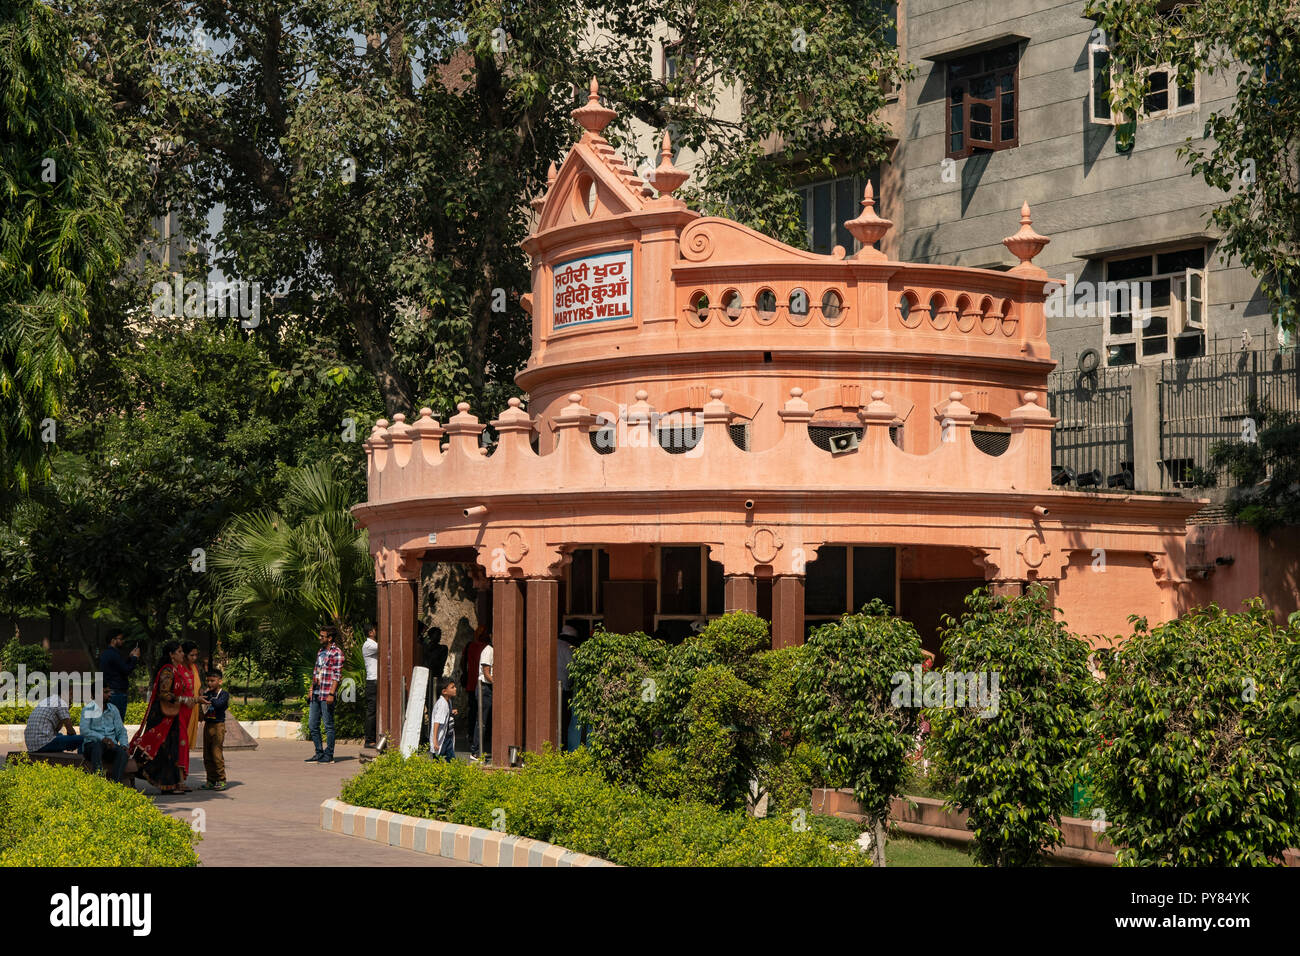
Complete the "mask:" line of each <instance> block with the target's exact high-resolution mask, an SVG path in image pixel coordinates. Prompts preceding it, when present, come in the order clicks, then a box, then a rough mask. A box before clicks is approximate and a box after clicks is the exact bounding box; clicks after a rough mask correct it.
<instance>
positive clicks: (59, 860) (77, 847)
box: [0, 760, 199, 866]
mask: <svg viewBox="0 0 1300 956" xmlns="http://www.w3.org/2000/svg"><path fill="white" fill-rule="evenodd" d="M198 839H199V837H198V835H197V834H196V833H195V832H194V831H193V830H192V829H191V828H190V827H189V826H188V825H187V824H186V823H185V822H184V821H182V820H177V819H174V818H172V817H169V816H167V815H166V814H165V813H163V812H162V811H161V810H159V809H158V808H157V807H155V806H154V804H153V802H152V801H151V800H150V799H149V798H148V797H146V796H145V795H144V794H142V793H138V792H136V791H135V790H130V789H128V788H126V787H124V786H122V785H121V784H117V783H112V782H110V781H108V780H105V779H104V778H103V777H97V776H91V775H90V774H87V773H83V772H82V771H80V770H78V769H76V768H73V767H57V766H52V765H50V764H46V763H30V762H28V761H27V760H19V761H18V762H17V763H13V764H10V765H9V766H6V767H5V768H4V769H0V866H197V865H198V856H197V855H196V854H195V852H194V844H195V843H196V842H197V841H198Z"/></svg>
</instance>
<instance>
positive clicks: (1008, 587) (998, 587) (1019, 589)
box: [989, 581, 1025, 597]
mask: <svg viewBox="0 0 1300 956" xmlns="http://www.w3.org/2000/svg"><path fill="white" fill-rule="evenodd" d="M989 591H990V592H992V593H993V594H994V595H997V596H1000V597H1020V595H1022V594H1024V593H1025V582H1024V581H990V582H989Z"/></svg>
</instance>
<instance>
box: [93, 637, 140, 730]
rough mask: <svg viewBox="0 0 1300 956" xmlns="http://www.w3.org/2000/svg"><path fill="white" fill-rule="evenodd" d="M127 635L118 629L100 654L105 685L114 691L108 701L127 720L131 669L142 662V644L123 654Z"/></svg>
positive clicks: (100, 664) (100, 667) (100, 665)
mask: <svg viewBox="0 0 1300 956" xmlns="http://www.w3.org/2000/svg"><path fill="white" fill-rule="evenodd" d="M125 646H126V635H125V634H123V633H122V632H121V631H118V632H117V633H116V634H114V635H113V636H112V637H110V638H109V639H108V647H106V648H104V652H103V653H102V654H100V655H99V670H100V672H101V673H102V674H103V675H104V686H105V687H107V688H108V689H109V690H110V691H112V692H113V694H112V696H111V697H109V699H108V702H109V703H110V704H112V705H113V706H114V707H116V708H117V714H118V716H119V717H121V718H122V719H123V720H126V702H127V697H128V693H129V691H130V689H131V671H133V670H135V667H136V665H137V664H139V663H140V645H139V644H137V645H136V646H135V647H133V648H131V653H130V654H123V653H122V648H123V647H125Z"/></svg>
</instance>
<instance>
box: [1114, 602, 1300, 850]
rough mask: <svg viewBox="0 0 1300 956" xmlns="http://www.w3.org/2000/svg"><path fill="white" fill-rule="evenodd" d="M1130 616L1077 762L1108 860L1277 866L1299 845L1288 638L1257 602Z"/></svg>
mask: <svg viewBox="0 0 1300 956" xmlns="http://www.w3.org/2000/svg"><path fill="white" fill-rule="evenodd" d="M1134 622H1135V625H1136V629H1135V633H1134V635H1133V636H1132V638H1130V639H1129V641H1128V642H1127V643H1125V644H1124V646H1123V647H1122V649H1121V650H1120V651H1119V653H1118V654H1117V655H1115V656H1114V657H1113V658H1112V659H1111V660H1110V662H1109V664H1108V666H1107V668H1106V679H1105V682H1104V684H1103V695H1104V702H1103V704H1102V706H1101V708H1100V713H1099V728H1100V732H1101V737H1102V746H1101V748H1100V750H1099V751H1098V752H1097V753H1096V754H1095V755H1094V757H1093V758H1092V760H1091V761H1090V764H1091V767H1090V769H1091V771H1092V778H1093V787H1094V807H1095V808H1097V809H1100V810H1101V811H1102V812H1104V814H1105V819H1106V821H1107V823H1108V825H1109V829H1108V832H1107V836H1108V837H1109V838H1110V839H1111V840H1112V841H1113V842H1115V843H1116V844H1117V845H1118V846H1119V847H1120V848H1119V851H1118V860H1117V862H1118V863H1119V864H1120V865H1122V866H1172V865H1181V866H1259V865H1268V864H1275V863H1277V862H1279V861H1280V860H1281V857H1282V853H1283V851H1284V850H1285V849H1286V848H1287V847H1290V846H1295V845H1296V843H1297V841H1298V840H1300V680H1298V679H1297V678H1300V667H1298V666H1297V665H1298V664H1300V652H1298V651H1297V644H1298V642H1300V634H1297V632H1296V631H1295V630H1284V629H1282V628H1278V627H1276V626H1275V625H1274V623H1273V618H1272V614H1271V613H1270V612H1269V611H1266V610H1265V609H1264V608H1263V605H1262V604H1261V602H1260V601H1259V600H1258V599H1257V600H1255V601H1254V602H1252V603H1251V605H1250V606H1249V608H1248V609H1247V610H1246V611H1244V612H1242V613H1239V614H1229V613H1228V612H1226V611H1224V610H1222V609H1221V608H1219V607H1217V606H1214V605H1211V606H1209V607H1207V608H1198V609H1196V610H1193V611H1191V612H1189V613H1188V614H1186V615H1185V616H1183V617H1181V618H1179V619H1178V620H1176V621H1170V622H1169V623H1167V624H1162V625H1160V626H1159V627H1156V628H1154V629H1151V630H1148V628H1147V625H1146V621H1144V620H1142V619H1137V618H1135V619H1134ZM1094 812H1096V811H1095V810H1094Z"/></svg>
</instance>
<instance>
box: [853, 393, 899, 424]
mask: <svg viewBox="0 0 1300 956" xmlns="http://www.w3.org/2000/svg"><path fill="white" fill-rule="evenodd" d="M897 417H898V416H897V413H896V412H895V411H894V409H893V406H891V405H890V404H889V403H888V402H886V401H885V393H884V392H882V391H881V390H880V389H876V390H875V391H874V392H872V393H871V403H870V404H869V405H867V407H866V408H863V409H860V410H859V411H858V420H859V421H861V422H862V424H863V425H864V426H866V427H873V426H875V427H884V428H888V427H889V426H890V425H892V424H894V419H895V418H897Z"/></svg>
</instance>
